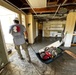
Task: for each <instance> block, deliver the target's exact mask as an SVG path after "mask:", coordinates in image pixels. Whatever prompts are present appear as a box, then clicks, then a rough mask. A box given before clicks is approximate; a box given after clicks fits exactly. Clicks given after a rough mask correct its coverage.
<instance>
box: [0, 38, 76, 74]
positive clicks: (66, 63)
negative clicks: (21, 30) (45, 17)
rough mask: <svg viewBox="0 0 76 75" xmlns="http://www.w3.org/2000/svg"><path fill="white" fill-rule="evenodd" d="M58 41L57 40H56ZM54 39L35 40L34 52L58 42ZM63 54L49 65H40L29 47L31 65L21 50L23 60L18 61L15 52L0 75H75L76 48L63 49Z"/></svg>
mask: <svg viewBox="0 0 76 75" xmlns="http://www.w3.org/2000/svg"><path fill="white" fill-rule="evenodd" d="M58 39H59V38H58ZM58 39H56V38H37V39H36V43H34V44H33V45H32V47H33V49H34V50H35V52H37V51H38V50H39V49H41V48H43V47H45V46H47V45H49V44H51V43H53V42H54V41H56V40H58ZM61 48H63V49H64V50H66V51H65V52H64V54H63V55H62V56H61V57H59V58H58V59H56V60H55V61H54V62H52V63H49V64H44V63H42V62H41V61H40V60H39V59H38V58H37V57H36V55H35V53H34V51H33V50H32V48H31V47H30V46H29V47H28V49H29V53H30V56H31V60H32V63H29V62H27V60H26V56H25V53H24V51H23V50H21V51H22V55H23V57H24V58H25V60H20V59H19V58H18V54H17V52H16V51H15V52H14V54H13V55H12V56H11V57H10V58H9V60H10V63H9V64H8V65H7V66H5V68H4V69H3V71H2V72H1V74H0V75H76V47H70V48H64V47H63V46H61Z"/></svg>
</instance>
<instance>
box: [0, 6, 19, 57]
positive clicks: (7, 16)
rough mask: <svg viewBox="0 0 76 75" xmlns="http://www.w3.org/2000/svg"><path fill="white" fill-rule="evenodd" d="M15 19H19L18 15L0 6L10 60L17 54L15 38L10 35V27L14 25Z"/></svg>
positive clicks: (0, 15) (0, 16)
mask: <svg viewBox="0 0 76 75" xmlns="http://www.w3.org/2000/svg"><path fill="white" fill-rule="evenodd" d="M15 17H18V14H17V13H15V12H13V11H11V10H9V9H7V8H5V7H3V6H0V21H1V27H2V31H3V37H4V41H5V46H6V50H7V53H8V54H7V55H8V58H10V57H11V56H12V55H13V54H14V52H15V49H14V44H13V37H12V35H11V34H9V29H10V26H11V25H13V20H14V18H15Z"/></svg>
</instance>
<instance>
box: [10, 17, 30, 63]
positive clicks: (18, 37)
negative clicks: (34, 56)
mask: <svg viewBox="0 0 76 75" xmlns="http://www.w3.org/2000/svg"><path fill="white" fill-rule="evenodd" d="M14 23H15V24H14V25H12V26H11V28H10V30H9V33H11V35H12V36H13V41H14V44H15V49H16V50H17V52H18V55H19V56H20V59H22V60H23V59H24V58H23V56H22V54H21V51H20V46H22V49H24V50H25V53H26V58H27V60H28V61H29V62H30V61H31V59H30V56H29V52H28V48H27V44H26V41H25V35H26V34H25V33H26V29H25V27H24V26H23V25H21V24H19V20H18V18H15V19H14ZM26 37H27V35H26Z"/></svg>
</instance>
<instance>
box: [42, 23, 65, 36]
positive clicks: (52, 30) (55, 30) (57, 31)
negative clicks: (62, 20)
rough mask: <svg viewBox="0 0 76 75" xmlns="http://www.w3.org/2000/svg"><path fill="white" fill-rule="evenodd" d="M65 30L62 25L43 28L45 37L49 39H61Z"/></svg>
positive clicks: (50, 25) (49, 25)
mask: <svg viewBox="0 0 76 75" xmlns="http://www.w3.org/2000/svg"><path fill="white" fill-rule="evenodd" d="M63 30H64V26H63V25H62V24H58V25H57V24H48V25H44V26H43V32H44V36H47V34H48V37H55V36H56V35H57V37H61V35H62V32H63Z"/></svg>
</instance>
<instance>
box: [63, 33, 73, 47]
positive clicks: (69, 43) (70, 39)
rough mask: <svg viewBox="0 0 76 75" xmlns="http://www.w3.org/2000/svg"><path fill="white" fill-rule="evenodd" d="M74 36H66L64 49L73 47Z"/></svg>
mask: <svg viewBox="0 0 76 75" xmlns="http://www.w3.org/2000/svg"><path fill="white" fill-rule="evenodd" d="M72 37H73V35H72V34H66V36H65V40H64V47H70V46H71V41H72Z"/></svg>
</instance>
